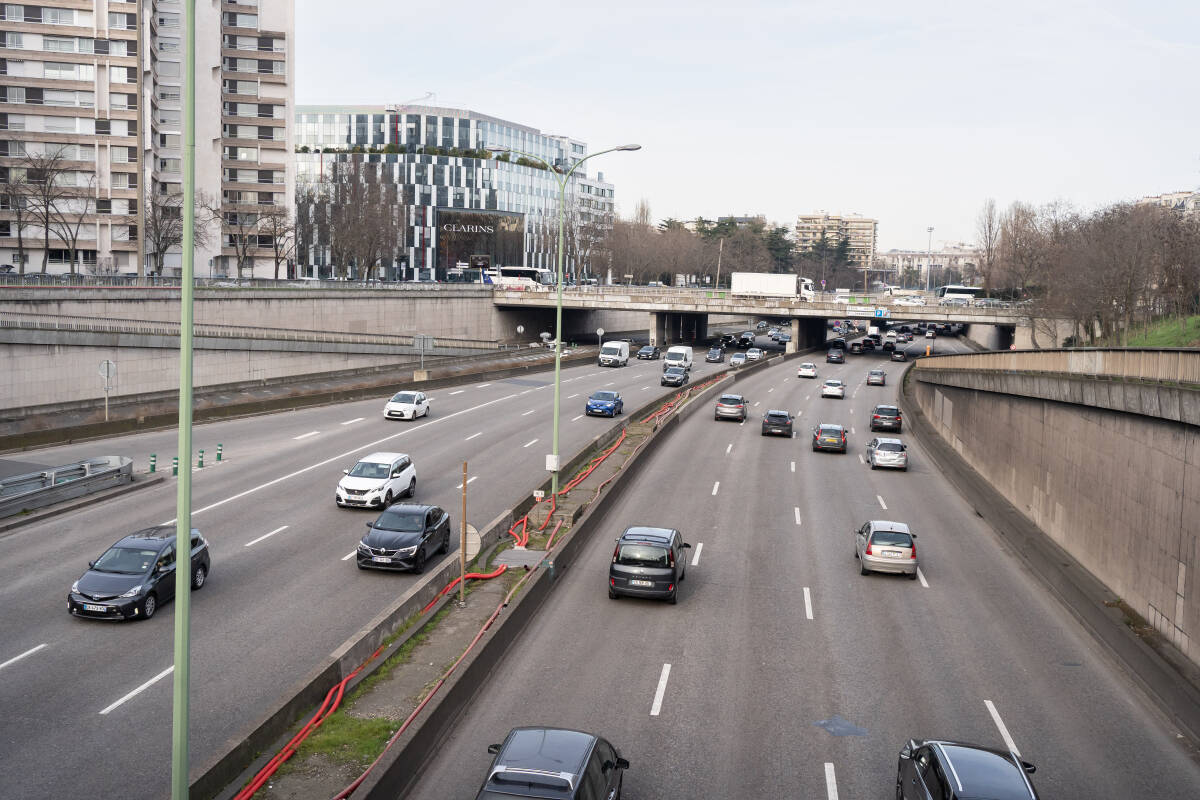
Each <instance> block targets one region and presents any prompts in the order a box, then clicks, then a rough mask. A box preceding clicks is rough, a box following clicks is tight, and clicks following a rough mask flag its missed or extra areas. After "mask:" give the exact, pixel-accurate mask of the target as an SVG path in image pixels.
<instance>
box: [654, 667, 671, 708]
mask: <svg viewBox="0 0 1200 800" xmlns="http://www.w3.org/2000/svg"><path fill="white" fill-rule="evenodd" d="M670 677H671V665H670V664H663V668H662V674H661V675H659V676H658V688H657V689H655V690H654V703H653V705H651V706H650V716H652V717H657V716H658V712H660V711H662V702H663V695H664V694H666V692H667V679H668V678H670Z"/></svg>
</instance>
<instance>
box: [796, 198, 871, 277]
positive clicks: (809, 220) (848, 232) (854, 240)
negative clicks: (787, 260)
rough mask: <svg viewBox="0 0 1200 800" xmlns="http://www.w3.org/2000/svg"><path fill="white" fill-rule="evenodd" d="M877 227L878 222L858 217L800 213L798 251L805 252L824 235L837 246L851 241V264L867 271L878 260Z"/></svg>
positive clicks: (823, 212) (797, 224)
mask: <svg viewBox="0 0 1200 800" xmlns="http://www.w3.org/2000/svg"><path fill="white" fill-rule="evenodd" d="M878 228H879V221H878V220H874V219H868V218H867V217H862V216H859V215H857V214H849V215H845V216H843V215H840V214H829V213H827V212H825V211H818V212H817V213H815V214H801V215H800V216H798V217H797V218H796V249H797V250H799V251H804V250H808V249H810V248H812V246H813V245H814V244H815V243H816V242H817V241H819V240H820V238H821V235H822V234H824V236H825V238H826V240H827V241H829V242H830V243H831V244H836V243H837V242H838V241H839V240H841V239H843V238H845V239H849V241H850V249H849V252H850V262H851V263H852V264H854V265H855V266H858V267H862V268H866V267H869V266H870V265H871V264H872V263H874V261H875V240H876V235H877V232H878Z"/></svg>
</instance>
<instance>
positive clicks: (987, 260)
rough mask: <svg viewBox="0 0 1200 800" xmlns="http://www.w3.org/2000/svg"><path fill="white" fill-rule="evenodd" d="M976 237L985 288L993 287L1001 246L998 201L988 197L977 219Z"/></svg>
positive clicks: (988, 290)
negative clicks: (997, 211) (997, 210)
mask: <svg viewBox="0 0 1200 800" xmlns="http://www.w3.org/2000/svg"><path fill="white" fill-rule="evenodd" d="M975 237H976V242H977V244H978V245H979V272H980V274H981V275H982V276H983V290H984V294H987V293H988V292H990V291H991V289H992V281H993V278H994V275H995V271H996V260H997V256H998V250H999V247H1000V217H999V215H998V214H997V213H996V201H995V200H993V199H992V198H990V197H989V198H988V199H987V200H984V201H983V208H981V209H980V210H979V216H978V217H977V218H976V220H975Z"/></svg>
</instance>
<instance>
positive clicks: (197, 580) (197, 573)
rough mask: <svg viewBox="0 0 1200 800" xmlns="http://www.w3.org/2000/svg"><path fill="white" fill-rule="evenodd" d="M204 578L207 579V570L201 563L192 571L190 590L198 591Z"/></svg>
mask: <svg viewBox="0 0 1200 800" xmlns="http://www.w3.org/2000/svg"><path fill="white" fill-rule="evenodd" d="M206 580H208V570H207V569H205V568H204V565H203V564H201V565H200V566H198V567H196V569H194V570H193V571H192V591H193V592H198V591H200V590H201V589H202V588H204V582H205V581H206Z"/></svg>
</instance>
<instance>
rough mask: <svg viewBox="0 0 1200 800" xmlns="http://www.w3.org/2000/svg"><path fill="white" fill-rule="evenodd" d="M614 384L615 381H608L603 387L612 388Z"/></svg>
mask: <svg viewBox="0 0 1200 800" xmlns="http://www.w3.org/2000/svg"><path fill="white" fill-rule="evenodd" d="M614 383H616V381H609V382H608V383H606V384H604V385H605V386H612V385H613V384H614Z"/></svg>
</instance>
